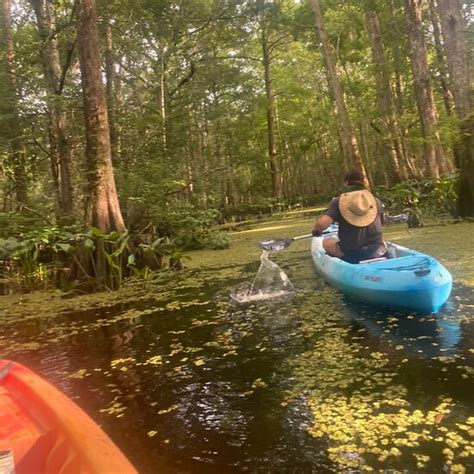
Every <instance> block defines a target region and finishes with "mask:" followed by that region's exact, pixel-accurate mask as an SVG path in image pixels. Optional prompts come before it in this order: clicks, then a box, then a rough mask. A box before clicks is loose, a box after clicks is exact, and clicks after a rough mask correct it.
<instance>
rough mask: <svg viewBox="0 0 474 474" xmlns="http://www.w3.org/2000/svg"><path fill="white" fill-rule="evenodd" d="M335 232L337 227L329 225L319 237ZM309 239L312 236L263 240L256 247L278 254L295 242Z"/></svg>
mask: <svg viewBox="0 0 474 474" xmlns="http://www.w3.org/2000/svg"><path fill="white" fill-rule="evenodd" d="M336 231H337V227H336V226H334V225H331V226H330V227H329V229H328V230H326V231H324V232H322V233H321V235H326V234H334V233H335V232H336ZM310 237H313V234H305V235H300V236H298V237H287V238H286V239H273V240H264V241H263V242H257V245H258V246H259V247H260V248H261V249H263V250H266V251H267V252H278V251H280V250H283V249H286V248H287V247H289V246H290V245H291V244H292V243H293V242H295V241H297V240H302V239H309V238H310Z"/></svg>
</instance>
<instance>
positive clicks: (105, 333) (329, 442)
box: [0, 224, 474, 473]
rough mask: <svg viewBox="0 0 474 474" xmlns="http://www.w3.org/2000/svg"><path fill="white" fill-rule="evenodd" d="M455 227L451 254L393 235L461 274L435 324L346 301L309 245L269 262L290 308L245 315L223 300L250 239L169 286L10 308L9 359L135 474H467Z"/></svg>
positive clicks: (243, 266) (471, 332) (37, 297)
mask: <svg viewBox="0 0 474 474" xmlns="http://www.w3.org/2000/svg"><path fill="white" fill-rule="evenodd" d="M447 229H448V231H450V232H451V233H452V235H450V238H451V239H450V247H445V246H441V245H440V246H439V247H436V245H435V244H433V242H435V243H436V242H440V241H441V240H442V235H443V234H445V233H446V232H447V230H446V228H445V229H444V230H437V229H428V228H425V229H423V233H421V232H420V233H417V232H415V233H411V234H407V231H406V230H405V228H404V227H400V230H397V228H395V229H394V230H393V233H394V234H396V239H395V238H394V239H393V240H394V241H400V243H401V244H402V245H407V246H413V247H414V248H418V249H420V250H426V251H428V252H429V253H431V254H433V255H434V256H436V257H439V258H440V259H441V260H442V261H443V263H444V264H445V265H446V266H447V267H448V268H449V269H454V270H455V272H456V273H455V284H454V289H453V293H452V296H451V298H450V300H449V302H448V304H447V305H446V306H445V307H444V308H442V310H441V311H440V313H439V314H438V315H436V316H433V315H425V316H419V315H416V314H414V313H408V312H401V311H399V312H396V311H390V310H381V309H377V308H373V307H369V306H366V305H363V304H360V303H356V302H354V301H351V300H349V299H347V298H345V297H344V296H343V295H341V294H340V293H338V292H337V291H335V290H333V289H332V288H331V287H329V286H328V285H326V284H325V283H324V282H323V281H322V280H321V279H320V278H319V277H318V276H317V275H316V274H315V272H314V269H313V266H312V262H311V259H310V255H309V251H308V244H309V242H300V243H298V244H296V243H295V244H294V245H293V246H292V248H291V249H287V250H285V251H282V252H279V253H278V255H276V254H275V255H273V254H272V259H274V260H275V261H276V262H277V264H278V266H279V267H280V268H281V269H283V271H284V272H285V273H286V274H287V275H288V276H289V278H290V279H291V281H292V282H293V285H294V287H295V289H294V291H293V293H292V297H291V298H286V299H282V300H267V301H259V302H248V303H245V304H238V303H236V302H235V301H234V300H233V299H232V298H231V297H230V294H231V293H232V292H233V291H235V289H236V288H238V287H239V285H242V284H243V283H247V284H249V282H253V279H254V277H255V275H256V272H257V271H258V268H259V267H258V258H259V251H257V250H256V249H255V241H256V240H258V237H255V235H253V234H251V235H250V236H246V234H244V233H242V234H241V236H240V240H238V241H236V242H235V243H234V244H233V246H234V249H233V250H232V249H231V250H229V251H220V252H208V253H206V252H198V253H195V254H193V255H192V257H193V259H192V260H191V261H190V262H186V264H187V266H188V267H189V268H188V269H187V270H185V271H184V272H182V273H180V274H178V275H177V276H176V277H174V278H173V279H170V280H167V281H166V280H164V281H161V282H157V283H153V282H150V283H148V284H139V285H129V286H127V287H125V288H124V289H122V290H121V291H119V292H116V293H112V294H109V295H90V296H83V297H74V298H68V297H67V296H65V295H62V294H60V293H56V292H54V293H43V294H40V293H38V294H33V295H24V296H16V297H13V296H5V297H2V299H1V300H0V303H2V310H1V311H2V312H1V314H0V320H1V326H0V351H1V354H2V355H3V356H4V357H7V358H11V359H14V360H17V361H18V362H21V363H24V364H26V365H28V366H30V367H31V368H33V369H34V370H36V371H38V372H39V373H40V374H42V375H44V376H45V377H47V378H48V379H49V380H50V381H51V382H53V383H54V384H56V386H58V388H60V389H62V390H63V391H64V392H65V393H66V394H68V395H69V396H70V397H71V398H72V399H74V400H75V401H76V402H77V403H78V404H79V405H80V406H81V407H83V408H84V409H85V410H86V411H87V412H88V413H89V414H90V415H91V416H92V417H93V418H94V419H95V420H96V421H98V422H99V423H100V424H101V426H102V427H103V428H104V429H105V430H106V432H107V433H109V435H110V436H111V437H112V439H113V440H114V441H115V442H116V443H117V444H118V445H119V447H120V448H121V449H122V450H123V451H124V453H125V454H126V455H127V456H128V457H129V459H130V460H131V461H132V462H133V463H134V464H135V466H136V467H137V469H138V470H139V471H140V472H142V473H178V472H180V473H227V472H229V473H232V472H236V473H237V472H262V473H263V472H266V473H268V472H272V473H290V472H291V473H321V472H343V471H346V472H364V471H366V470H369V469H374V470H376V471H377V470H383V469H394V470H395V472H397V471H399V472H401V471H402V470H404V469H405V470H406V471H409V472H426V473H436V472H439V473H441V472H449V469H448V467H447V466H448V465H450V466H451V472H463V470H464V471H466V472H472V471H473V469H474V465H473V462H472V453H473V444H472V443H473V430H474V410H473V408H474V401H473V396H472V394H473V393H474V390H473V388H474V386H473V385H474V384H473V356H474V349H473V345H472V341H473V337H474V322H473V319H474V308H473V305H474V298H473V294H472V285H469V284H468V283H469V281H470V278H471V276H472V273H470V274H469V273H468V272H470V271H471V270H470V268H471V267H472V258H471V255H472V249H469V248H466V245H465V242H466V240H465V239H464V240H463V239H461V237H460V234H461V233H462V231H464V232H465V234H466V235H472V231H473V230H474V225H472V224H471V225H470V227H469V226H468V225H466V227H462V226H456V227H454V226H453V227H452V228H450V227H448V228H447ZM450 229H451V230H450ZM267 232H268V231H267ZM295 233H296V232H295ZM430 235H431V240H430V241H429V242H428V241H427V240H425V239H427V238H428V237H429V236H430ZM458 235H459V237H458ZM458 238H459V241H457V240H456V239H458ZM412 242H415V243H416V245H415V244H413V243H412ZM462 242H464V250H463V243H462ZM469 259H470V260H469ZM460 262H463V263H462V264H461V263H460ZM466 280H468V281H466ZM392 472H393V471H392Z"/></svg>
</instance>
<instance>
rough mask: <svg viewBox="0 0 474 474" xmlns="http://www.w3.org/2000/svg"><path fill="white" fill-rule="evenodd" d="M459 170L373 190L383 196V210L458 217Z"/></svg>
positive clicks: (418, 215) (419, 215)
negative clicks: (436, 177)
mask: <svg viewBox="0 0 474 474" xmlns="http://www.w3.org/2000/svg"><path fill="white" fill-rule="evenodd" d="M458 180H459V174H458V173H457V172H453V173H449V174H446V175H443V176H441V177H440V178H439V179H428V180H423V181H420V180H415V179H412V180H409V181H404V182H402V183H398V184H396V185H395V186H392V187H391V188H388V187H386V186H377V187H375V188H374V193H375V194H376V195H377V196H378V197H379V198H380V199H381V200H382V202H383V203H384V205H385V210H386V212H388V213H390V214H392V213H393V214H398V213H400V212H406V213H413V214H415V215H416V216H417V217H418V218H419V219H420V218H421V217H422V216H423V215H433V216H438V217H439V216H443V215H446V214H449V215H451V216H452V217H455V218H456V217H457V211H456V202H457V197H458V196H457V188H458Z"/></svg>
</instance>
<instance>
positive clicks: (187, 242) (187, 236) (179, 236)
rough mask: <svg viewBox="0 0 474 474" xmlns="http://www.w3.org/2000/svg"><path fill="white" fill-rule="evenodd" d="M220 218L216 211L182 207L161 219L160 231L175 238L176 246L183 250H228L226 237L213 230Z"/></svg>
mask: <svg viewBox="0 0 474 474" xmlns="http://www.w3.org/2000/svg"><path fill="white" fill-rule="evenodd" d="M219 216H220V212H219V211H218V210H216V209H209V210H206V211H200V210H198V209H196V208H194V207H193V206H182V207H180V208H177V209H173V210H172V211H170V212H168V213H167V214H166V215H164V216H162V217H161V218H160V220H159V222H160V231H161V232H162V233H164V234H165V235H169V236H173V242H174V244H175V245H176V246H177V247H179V248H181V249H183V250H190V249H202V248H211V249H221V248H227V247H228V245H229V242H228V240H227V238H226V236H225V235H224V234H222V233H217V232H216V231H214V230H212V227H213V226H214V225H215V224H216V222H217V219H218V217H219Z"/></svg>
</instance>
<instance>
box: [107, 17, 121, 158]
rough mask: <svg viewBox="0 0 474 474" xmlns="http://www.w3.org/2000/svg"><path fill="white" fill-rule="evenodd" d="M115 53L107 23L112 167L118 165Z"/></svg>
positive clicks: (110, 30)
mask: <svg viewBox="0 0 474 474" xmlns="http://www.w3.org/2000/svg"><path fill="white" fill-rule="evenodd" d="M116 82H117V77H116V74H115V54H114V43H113V36H112V27H111V26H110V23H108V24H107V25H106V27H105V95H106V98H107V111H108V117H109V129H110V148H111V153H112V163H113V165H114V167H118V166H120V146H119V143H120V139H119V130H118V126H117V120H116V113H115V111H116V92H115V85H116Z"/></svg>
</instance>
